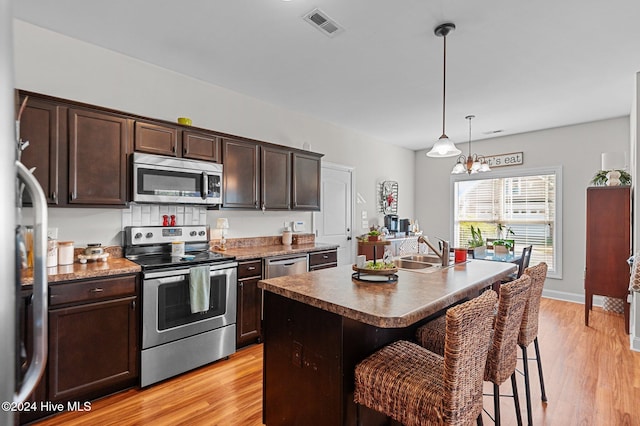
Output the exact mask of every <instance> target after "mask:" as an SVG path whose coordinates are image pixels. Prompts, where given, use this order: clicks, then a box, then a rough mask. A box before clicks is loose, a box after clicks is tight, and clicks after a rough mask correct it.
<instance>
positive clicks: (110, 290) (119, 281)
mask: <svg viewBox="0 0 640 426" xmlns="http://www.w3.org/2000/svg"><path fill="white" fill-rule="evenodd" d="M135 294H136V277H135V276H133V275H132V276H127V277H117V278H106V279H99V280H91V281H83V282H77V283H75V282H70V283H66V284H57V285H51V286H49V304H50V305H51V306H55V305H62V304H66V303H82V302H90V301H94V300H100V299H107V298H112V297H121V296H132V295H135Z"/></svg>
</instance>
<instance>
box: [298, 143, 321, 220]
mask: <svg viewBox="0 0 640 426" xmlns="http://www.w3.org/2000/svg"><path fill="white" fill-rule="evenodd" d="M320 161H321V156H320V155H317V154H306V153H301V152H294V153H293V179H292V189H293V194H292V206H291V207H292V208H293V209H294V210H320V185H321V181H320V167H321V163H320Z"/></svg>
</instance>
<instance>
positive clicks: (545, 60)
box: [14, 0, 640, 150]
mask: <svg viewBox="0 0 640 426" xmlns="http://www.w3.org/2000/svg"><path fill="white" fill-rule="evenodd" d="M315 8H319V9H320V10H321V11H322V12H324V13H325V14H326V15H328V17H330V18H332V19H333V20H334V21H335V22H336V23H337V24H339V25H340V26H341V27H342V28H343V29H344V30H343V31H342V32H341V33H339V34H338V35H335V36H334V37H328V36H326V35H325V34H323V33H322V32H321V31H319V30H318V29H317V28H314V27H313V26H311V25H310V24H309V23H308V22H306V21H304V20H303V16H304V15H305V14H306V13H307V12H310V11H312V10H313V9H315ZM14 14H15V16H16V17H17V18H19V19H21V20H24V21H26V22H29V23H32V24H35V25H38V26H41V27H44V28H48V29H51V30H53V31H56V32H59V33H62V34H65V35H68V36H71V37H74V38H77V39H80V40H84V41H87V42H89V43H92V44H96V45H99V46H102V47H105V48H107V49H111V50H114V51H117V52H121V53H123V54H125V55H128V56H132V57H135V58H139V59H141V60H143V61H145V62H149V63H152V64H155V65H158V66H161V67H164V68H168V69H171V70H174V71H177V72H179V73H182V74H186V75H189V76H192V77H195V78H197V79H200V80H203V81H206V82H210V83H212V84H215V85H218V86H222V87H225V88H227V89H231V90H233V91H236V92H239V93H242V94H245V95H249V96H252V97H254V98H258V99H261V100H263V101H266V102H269V103H271V104H275V105H279V106H281V107H284V108H286V109H289V110H294V111H297V112H300V113H303V114H306V115H309V116H313V117H316V118H318V119H321V120H325V121H328V122H331V123H335V124H336V125H339V126H342V127H346V128H350V129H353V130H355V131H358V132H361V133H364V134H367V135H370V136H372V137H374V138H376V139H378V140H380V141H382V142H384V143H389V144H395V145H398V146H403V147H406V148H409V149H414V150H418V149H424V148H427V147H430V146H431V145H433V143H434V142H435V141H436V140H437V139H438V137H439V136H440V134H441V133H442V77H443V69H442V68H443V67H442V65H443V39H442V38H440V37H436V36H435V35H434V34H433V29H434V28H435V27H436V26H437V25H438V24H441V23H443V22H453V23H455V25H456V26H457V29H456V30H455V31H454V32H452V33H451V34H449V36H448V37H447V91H446V133H447V134H448V135H449V137H450V138H451V139H453V140H454V141H456V142H458V143H460V142H466V141H467V140H468V123H467V121H466V120H465V119H464V117H465V116H466V115H469V114H474V115H475V116H476V119H475V120H473V123H472V125H473V139H474V140H479V139H483V138H488V137H494V136H496V135H509V134H516V133H523V132H529V131H534V130H539V129H545V128H552V127H558V126H565V125H571V124H576V123H582V122H588V121H594V120H599V119H606V118H612V117H619V116H623V115H628V114H629V112H630V110H631V103H632V99H633V96H632V95H633V87H634V76H635V73H636V72H638V71H640V43H639V42H640V1H637V0H608V1H601V0H562V1H558V0H538V1H513V0H485V1H482V2H479V1H462V0H395V1H390V0H349V1H344V0H315V1H313V2H312V1H310V0H293V1H283V0H213V1H212V0H185V1H181V2H177V1H175V0H110V1H98V0H56V1H49V0H16V1H15V2H14ZM500 130H501V131H502V132H500V133H495V132H496V131H500Z"/></svg>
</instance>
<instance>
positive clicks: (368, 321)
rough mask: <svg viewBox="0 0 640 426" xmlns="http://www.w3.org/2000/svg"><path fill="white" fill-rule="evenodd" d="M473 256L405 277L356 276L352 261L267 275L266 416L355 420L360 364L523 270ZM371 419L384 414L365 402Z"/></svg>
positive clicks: (269, 419) (293, 421)
mask: <svg viewBox="0 0 640 426" xmlns="http://www.w3.org/2000/svg"><path fill="white" fill-rule="evenodd" d="M515 268H516V266H515V265H513V264H507V263H500V262H486V261H479V260H470V261H468V262H466V263H463V264H458V265H453V266H450V267H445V268H442V267H431V268H427V269H425V270H420V272H415V271H409V270H402V269H401V270H400V271H398V273H397V275H398V280H397V282H390V283H387V282H382V283H369V282H361V281H357V280H355V279H352V272H353V271H352V269H351V266H343V267H339V268H332V269H326V270H320V271H314V272H309V273H306V274H300V275H293V276H288V277H280V278H273V279H269V280H262V281H260V283H259V286H260V287H261V288H263V289H264V290H265V295H264V342H265V343H264V376H263V377H264V378H263V380H264V388H263V392H264V393H263V421H264V423H265V424H266V425H268V426H274V425H299V424H306V425H316V424H317V425H355V424H356V406H355V404H354V403H353V387H354V385H353V372H354V368H355V365H356V364H357V363H358V362H360V361H361V360H362V359H364V358H366V357H367V356H368V355H370V354H371V353H373V352H375V351H376V350H377V349H379V348H381V347H382V346H384V345H386V344H388V343H390V342H392V341H395V340H400V339H408V340H411V339H413V336H414V334H415V330H416V328H417V327H418V326H420V325H421V324H423V323H424V322H426V321H427V320H428V319H430V318H433V317H434V316H436V315H439V314H441V313H442V312H443V311H444V310H445V309H446V308H447V307H449V306H451V305H454V304H456V303H460V302H463V301H465V300H468V299H470V298H473V297H475V296H477V295H478V293H479V291H480V290H482V289H484V288H486V287H490V286H491V285H492V284H493V283H494V282H496V281H499V280H500V279H501V278H504V277H506V276H507V275H508V274H510V273H512V272H514V271H515ZM361 415H362V416H363V419H362V420H363V424H367V425H370V424H378V423H380V424H382V423H384V421H385V418H384V417H381V416H379V415H378V414H377V413H374V412H372V411H370V410H364V409H363V410H361Z"/></svg>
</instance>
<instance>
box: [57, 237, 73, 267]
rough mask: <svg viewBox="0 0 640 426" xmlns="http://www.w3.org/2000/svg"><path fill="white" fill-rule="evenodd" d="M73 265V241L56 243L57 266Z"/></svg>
mask: <svg viewBox="0 0 640 426" xmlns="http://www.w3.org/2000/svg"><path fill="white" fill-rule="evenodd" d="M71 264H73V241H59V242H58V265H71Z"/></svg>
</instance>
